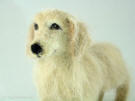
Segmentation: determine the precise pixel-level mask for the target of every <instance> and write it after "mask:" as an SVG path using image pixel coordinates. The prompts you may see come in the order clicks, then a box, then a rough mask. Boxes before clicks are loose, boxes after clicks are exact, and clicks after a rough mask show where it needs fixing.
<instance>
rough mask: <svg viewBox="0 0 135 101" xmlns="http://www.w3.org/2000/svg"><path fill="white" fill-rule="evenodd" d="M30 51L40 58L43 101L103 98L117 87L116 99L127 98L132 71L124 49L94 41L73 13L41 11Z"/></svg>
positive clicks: (97, 100)
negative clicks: (127, 62) (123, 53)
mask: <svg viewBox="0 0 135 101" xmlns="http://www.w3.org/2000/svg"><path fill="white" fill-rule="evenodd" d="M27 53H28V54H29V55H30V56H31V57H33V58H34V59H35V60H36V64H35V68H34V77H35V82H36V86H37V89H38V92H39V95H40V98H41V101H102V98H103V95H104V93H105V92H106V91H108V90H110V89H113V88H116V89H117V90H116V98H115V101H126V98H127V94H128V89H129V74H128V72H127V69H126V65H125V63H124V61H123V58H122V56H121V53H120V51H119V50H118V49H117V48H116V47H115V46H113V45H112V44H109V43H93V42H92V41H91V38H90V36H89V34H88V32H87V29H86V27H85V25H84V24H83V23H82V22H80V21H79V20H77V19H76V18H75V17H73V16H71V15H70V14H67V13H65V12H63V11H60V10H56V9H50V10H46V11H42V12H40V13H39V14H37V15H36V16H35V18H34V20H33V23H32V24H31V27H30V32H29V37H28V44H27Z"/></svg>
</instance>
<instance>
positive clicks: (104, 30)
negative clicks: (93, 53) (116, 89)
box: [0, 0, 135, 101]
mask: <svg viewBox="0 0 135 101" xmlns="http://www.w3.org/2000/svg"><path fill="white" fill-rule="evenodd" d="M45 8H58V9H62V10H64V11H67V12H69V13H71V14H72V15H74V16H76V17H78V18H79V19H81V20H82V21H83V22H85V23H86V25H87V26H88V29H89V31H90V32H91V36H92V38H93V40H97V41H108V42H111V43H113V44H115V45H117V46H118V47H119V48H120V49H121V51H122V53H123V56H124V58H125V60H126V62H127V64H128V65H129V67H128V69H129V71H130V74H131V76H132V82H131V91H130V95H129V100H128V101H135V96H134V94H135V59H134V57H135V0H0V98H10V97H18V98H19V97H20V98H29V99H31V98H32V97H33V98H35V99H36V98H37V94H36V93H37V92H36V88H35V86H34V84H33V81H32V64H31V62H30V61H31V60H30V59H28V58H27V57H26V55H25V44H26V36H27V32H28V27H29V24H30V23H31V21H32V18H33V16H34V15H35V14H36V13H37V12H39V11H40V10H43V9H45ZM111 95H113V92H111V93H110V92H109V93H107V95H106V96H105V98H104V100H105V101H108V99H109V100H110V99H111V100H112V99H113V97H112V96H111Z"/></svg>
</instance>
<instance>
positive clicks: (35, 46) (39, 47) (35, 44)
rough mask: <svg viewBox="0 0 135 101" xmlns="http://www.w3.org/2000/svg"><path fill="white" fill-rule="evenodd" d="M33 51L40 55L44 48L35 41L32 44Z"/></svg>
mask: <svg viewBox="0 0 135 101" xmlns="http://www.w3.org/2000/svg"><path fill="white" fill-rule="evenodd" d="M31 51H32V53H34V54H36V55H39V54H40V53H41V52H42V51H43V49H42V47H41V46H40V44H39V43H34V44H32V45H31Z"/></svg>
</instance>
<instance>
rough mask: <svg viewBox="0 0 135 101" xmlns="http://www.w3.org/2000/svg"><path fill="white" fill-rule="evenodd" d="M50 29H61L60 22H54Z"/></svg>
mask: <svg viewBox="0 0 135 101" xmlns="http://www.w3.org/2000/svg"><path fill="white" fill-rule="evenodd" d="M50 29H52V30H53V29H55V30H59V29H61V28H60V26H59V25H58V24H56V23H53V24H52V25H51V26H50Z"/></svg>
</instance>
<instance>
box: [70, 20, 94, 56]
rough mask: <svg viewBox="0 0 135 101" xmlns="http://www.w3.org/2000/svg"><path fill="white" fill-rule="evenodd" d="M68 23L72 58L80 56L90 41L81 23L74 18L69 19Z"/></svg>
mask: <svg viewBox="0 0 135 101" xmlns="http://www.w3.org/2000/svg"><path fill="white" fill-rule="evenodd" d="M69 22H70V33H71V37H72V40H71V41H72V42H71V44H72V51H73V54H74V56H80V55H82V54H83V53H84V52H85V48H87V46H88V44H89V43H90V41H91V40H90V37H89V35H88V32H87V29H86V26H85V25H84V24H83V23H82V22H80V21H77V20H76V19H75V18H73V19H72V18H71V19H70V18H69Z"/></svg>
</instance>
